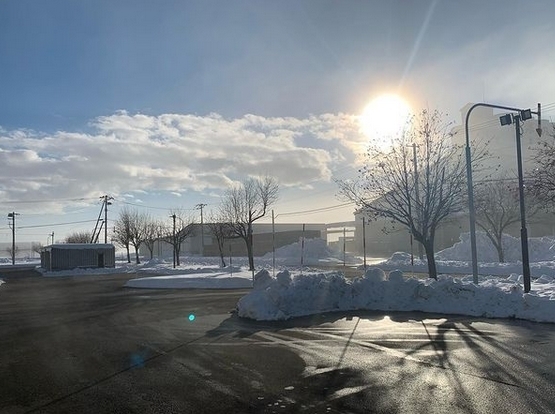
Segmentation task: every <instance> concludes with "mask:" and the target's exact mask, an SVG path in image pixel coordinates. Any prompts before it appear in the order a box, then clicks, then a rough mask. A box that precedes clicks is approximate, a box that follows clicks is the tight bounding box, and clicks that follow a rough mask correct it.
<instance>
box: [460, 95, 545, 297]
mask: <svg viewBox="0 0 555 414" xmlns="http://www.w3.org/2000/svg"><path fill="white" fill-rule="evenodd" d="M479 106H483V107H487V108H495V109H503V110H506V111H511V112H517V113H518V114H522V113H525V112H527V111H529V113H530V114H535V115H537V116H538V127H537V128H536V132H537V133H538V135H539V136H541V134H542V129H541V104H539V103H538V111H537V112H533V111H530V110H529V109H528V110H523V109H520V108H514V107H510V106H502V105H492V104H487V103H483V102H480V103H477V104H474V105H472V106H471V107H470V109H469V110H468V112H467V113H466V119H465V123H464V124H465V125H464V127H465V138H466V148H465V150H466V151H465V152H466V176H467V185H468V215H469V221H470V223H469V230H470V250H471V255H472V279H473V282H474V283H478V257H477V256H478V254H477V247H476V210H475V207H474V186H473V184H472V158H471V153H470V135H469V132H468V131H469V125H468V121H469V119H470V114H471V113H472V111H473V110H474V108H477V107H479ZM515 116H516V117H518V119H519V123H518V124H520V117H521V116H520V115H515ZM527 119H529V117H528V118H527ZM517 129H518V132H517V158H518V159H520V161H518V160H517V161H518V163H519V168H520V170H521V171H520V172H519V177H520V176H521V175H522V159H521V158H522V155H521V154H520V152H521V149H520V125H519V126H518V128H517ZM519 154H520V155H519ZM519 187H520V188H519V190H520V189H522V191H523V185H522V186H521V185H520V178H519ZM522 194H524V193H522ZM523 203H524V196H523V195H522V197H521V222H522V223H523V224H524V225H525V220H526V219H525V215H524V205H523ZM523 227H524V235H525V236H526V237H525V238H524V237H523V231H522V229H521V244H522V259H523V263H522V265H523V277H524V278H525V281H524V285H525V286H524V290H525V292H529V291H530V286H529V283H530V282H529V277H530V267H529V264H528V271H527V273H528V287H527V282H526V277H527V276H526V274H525V273H526V270H525V269H524V260H525V256H526V259H528V237H527V232H526V228H525V226H523ZM524 239H525V241H524ZM525 248H526V252H525ZM526 289H528V290H526Z"/></svg>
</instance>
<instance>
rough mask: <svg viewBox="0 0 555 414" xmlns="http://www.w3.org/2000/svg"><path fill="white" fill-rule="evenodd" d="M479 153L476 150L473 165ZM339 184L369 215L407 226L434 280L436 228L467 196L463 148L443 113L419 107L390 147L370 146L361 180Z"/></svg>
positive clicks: (346, 196)
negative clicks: (424, 257) (457, 141)
mask: <svg viewBox="0 0 555 414" xmlns="http://www.w3.org/2000/svg"><path fill="white" fill-rule="evenodd" d="M483 155H484V151H483V150H482V151H478V150H476V151H475V153H474V158H473V163H476V162H478V161H479V160H480V159H481V158H483ZM338 184H339V187H340V194H341V195H342V196H344V197H345V198H346V199H348V200H350V201H353V202H354V203H355V204H357V205H358V207H359V208H360V209H361V210H362V211H363V212H365V213H366V214H367V215H368V216H370V217H374V218H378V217H385V218H387V219H390V220H392V222H397V223H400V224H401V225H403V226H405V227H407V228H408V230H409V231H410V232H411V234H412V235H413V237H414V239H415V240H416V241H417V242H419V243H421V244H422V246H423V247H424V251H425V254H426V259H427V262H428V273H429V276H430V277H431V278H434V279H435V278H437V268H436V262H435V258H434V239H435V235H436V231H437V229H438V227H439V225H440V224H441V223H442V222H443V221H444V220H445V219H446V218H447V217H448V216H450V215H451V214H453V213H455V212H458V211H461V210H463V209H464V208H465V206H466V200H467V198H466V163H465V158H464V151H463V149H462V148H461V147H460V146H457V145H455V144H454V143H453V141H452V139H451V135H450V133H449V124H448V123H446V122H445V120H444V116H443V115H442V114H441V113H439V112H438V111H428V110H423V111H422V112H420V114H418V115H416V116H414V117H412V119H411V120H410V121H409V122H408V123H407V125H406V126H405V128H404V130H403V131H402V132H401V133H399V134H398V135H396V136H394V137H391V145H390V146H384V145H383V144H382V145H380V144H375V145H374V144H371V145H370V147H369V148H368V151H367V153H366V163H365V165H364V166H363V167H362V168H361V169H360V177H359V179H358V180H356V181H340V182H338Z"/></svg>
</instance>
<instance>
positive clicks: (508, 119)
mask: <svg viewBox="0 0 555 414" xmlns="http://www.w3.org/2000/svg"><path fill="white" fill-rule="evenodd" d="M499 121H500V122H501V126H505V125H511V124H512V123H513V116H512V115H511V114H507V115H502V116H500V117H499Z"/></svg>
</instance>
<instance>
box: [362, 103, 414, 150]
mask: <svg viewBox="0 0 555 414" xmlns="http://www.w3.org/2000/svg"><path fill="white" fill-rule="evenodd" d="M410 113H411V108H410V105H409V104H408V103H407V101H405V100H404V99H403V98H401V97H399V96H397V95H393V94H387V95H380V96H378V97H377V98H375V99H373V100H372V101H371V102H370V103H369V104H368V105H366V107H365V108H364V110H363V111H362V114H360V116H359V122H360V130H361V131H362V133H363V134H364V135H366V136H367V137H368V138H372V139H378V140H382V139H383V140H388V139H390V138H391V137H393V136H394V135H396V134H398V133H400V132H401V131H402V129H403V127H404V126H405V124H406V122H407V120H408V118H409V116H410Z"/></svg>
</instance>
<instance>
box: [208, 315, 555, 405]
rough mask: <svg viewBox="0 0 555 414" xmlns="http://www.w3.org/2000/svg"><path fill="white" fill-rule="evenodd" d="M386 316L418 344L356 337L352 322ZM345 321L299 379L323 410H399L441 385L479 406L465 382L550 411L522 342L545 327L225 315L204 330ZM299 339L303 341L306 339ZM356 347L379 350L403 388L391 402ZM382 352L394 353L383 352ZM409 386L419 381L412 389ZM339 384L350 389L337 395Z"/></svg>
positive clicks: (454, 319) (450, 319)
mask: <svg viewBox="0 0 555 414" xmlns="http://www.w3.org/2000/svg"><path fill="white" fill-rule="evenodd" d="M386 318H388V319H389V322H388V323H390V324H392V326H393V327H395V326H400V325H397V324H403V323H407V322H410V323H412V324H414V328H415V329H418V330H419V334H418V335H419V336H418V342H420V343H418V344H416V346H411V347H407V342H403V340H402V339H400V340H399V343H395V341H391V340H389V341H385V340H384V341H382V340H381V338H383V335H381V334H375V336H374V337H373V336H372V333H367V332H365V331H364V329H362V331H363V332H364V334H360V332H359V331H360V330H361V326H359V323H360V325H364V323H366V322H380V321H384V319H386ZM353 319H356V320H354V321H353V323H352V324H349V325H348V327H346V326H344V325H339V326H340V327H343V328H345V329H342V330H341V335H342V336H341V337H339V334H338V335H336V336H337V338H340V339H341V340H342V341H344V342H343V344H341V345H340V346H342V349H339V350H338V352H335V353H334V354H333V358H331V356H329V355H328V356H327V359H328V361H329V362H328V363H327V366H326V369H325V370H321V371H317V372H316V373H312V374H310V375H309V376H308V377H306V378H304V380H305V381H309V382H311V383H312V384H318V386H316V387H311V388H310V389H311V390H310V393H311V394H310V395H312V396H313V397H314V398H317V397H318V398H320V397H321V398H322V400H323V401H328V402H329V401H330V398H331V399H332V400H333V404H331V405H330V406H329V407H332V408H333V409H338V410H340V411H339V412H341V409H345V410H346V411H345V412H350V411H348V410H355V411H352V412H361V411H358V410H359V409H361V407H366V409H368V407H370V406H371V405H373V407H374V409H373V410H374V411H369V412H403V408H402V407H403V404H404V403H406V404H409V402H407V401H408V400H409V399H411V398H412V399H414V401H427V400H430V401H431V400H434V399H437V398H438V395H442V393H445V392H446V390H448V394H449V395H448V397H447V398H448V399H450V400H451V404H452V405H453V407H454V408H455V409H460V410H463V411H465V412H474V411H479V410H478V407H477V406H476V398H475V396H474V395H473V392H474V391H475V388H473V386H470V385H469V384H470V383H472V384H476V383H480V384H481V383H483V384H484V385H485V386H488V387H491V388H493V389H495V390H497V391H496V392H499V396H498V397H496V398H506V399H507V400H510V399H515V398H518V401H519V402H520V403H522V404H524V405H526V406H529V407H534V409H533V410H532V411H534V412H536V411H537V410H540V411H543V412H549V411H550V410H553V403H552V402H550V400H549V397H548V395H549V393H548V392H547V391H546V384H549V382H546V380H545V377H546V375H553V374H549V372H547V370H546V372H537V366H535V365H534V364H533V363H532V361H531V360H530V355H529V353H528V352H527V350H526V347H525V345H526V343H527V342H526V341H527V339H526V338H528V337H529V338H530V343H532V344H534V343H539V344H541V343H544V342H548V341H549V339H550V338H553V337H554V336H555V326H552V325H549V324H539V323H534V322H528V321H519V320H502V319H485V318H474V317H469V316H464V315H460V316H459V315H445V314H433V313H423V312H384V311H349V312H331V313H324V314H317V315H310V316H305V317H298V318H293V319H289V320H286V321H272V322H258V321H252V320H247V319H243V318H239V317H238V316H237V314H232V315H231V316H230V317H229V318H228V319H226V320H224V321H222V323H221V324H220V325H219V326H218V327H216V328H214V329H212V330H211V331H209V332H207V334H206V336H207V337H208V338H213V339H214V340H219V339H220V338H223V337H227V338H230V337H231V338H238V339H243V338H249V337H253V336H255V334H258V333H271V334H276V336H278V337H279V336H280V335H279V332H280V331H286V330H289V329H295V328H297V329H298V328H314V329H315V331H325V330H326V329H328V328H329V329H331V330H333V329H337V328H336V327H333V326H330V325H333V324H335V323H336V322H338V321H341V320H346V321H348V320H353ZM361 322H364V323H361ZM498 325H502V326H498ZM366 326H367V325H366ZM376 326H381V325H380V324H377V325H376ZM384 326H385V325H384ZM388 326H389V325H388ZM324 328H325V329H324ZM363 328H364V327H363ZM384 329H387V328H384ZM315 331H312V330H311V332H315ZM368 332H369V331H368ZM513 333H514V334H515V338H517V339H518V340H519V341H521V340H523V341H524V343H519V344H515V343H512V342H511V341H508V340H507V338H512V334H513ZM283 334H284V335H285V333H283ZM317 334H318V333H315V335H317ZM299 335H300V334H299ZM283 338H285V336H283ZM315 338H316V337H315ZM522 338H524V339H522ZM306 339H307V340H308V341H310V338H309V337H308V338H306ZM281 343H283V344H285V345H286V344H287V341H286V340H285V339H284V340H282V341H281ZM366 344H367V345H366ZM299 346H300V345H299ZM314 347H315V348H314V350H313V352H314V353H317V352H320V351H319V348H318V345H314ZM361 347H364V348H365V349H368V350H369V352H371V351H378V352H380V351H381V352H384V354H385V355H384V358H383V360H384V361H383V362H378V365H377V366H376V367H377V369H378V370H379V371H380V372H382V373H383V372H386V373H387V372H390V371H391V370H393V371H391V372H394V373H395V375H396V377H395V378H396V383H397V385H396V387H405V386H406V388H407V390H409V391H407V392H406V393H403V394H402V395H400V396H399V397H398V398H397V400H395V398H394V399H393V400H394V401H397V402H396V403H394V402H392V401H391V396H390V395H388V391H387V390H384V389H383V386H379V385H376V384H380V381H379V378H377V377H376V375H378V373H368V372H364V371H363V370H362V369H357V367H356V365H353V362H352V356H351V355H352V354H350V351H351V348H353V349H355V348H356V349H357V350H356V352H360V351H359V349H360V348H361ZM388 350H393V351H394V352H391V353H389V352H388ZM542 352H543V353H542V355H541V357H542V358H545V359H546V360H549V353H548V351H547V350H543V351H542ZM386 356H387V358H386ZM349 358H350V360H349ZM392 358H393V362H392ZM385 361H389V362H388V363H386V362H385ZM412 364H418V365H420V368H418V369H415V367H414V365H412ZM422 366H424V368H423V369H422ZM388 383H390V382H388ZM415 383H417V384H420V386H418V387H417V388H415V387H414V384H415ZM343 389H349V390H351V391H350V392H349V393H347V394H345V395H341V390H343ZM318 390H319V391H318ZM524 390H525V391H524ZM307 392H308V391H307ZM318 392H319V393H320V394H318ZM370 395H371V396H370ZM515 395H518V397H516V396H515ZM332 397H333V398H332ZM403 401H404V403H403ZM342 404H343V405H342ZM322 407H326V406H325V405H324V406H322ZM329 407H328V408H329ZM341 407H342V408H341ZM376 407H380V408H379V409H377V408H376ZM413 408H414V407H413ZM427 408H429V407H422V410H420V411H418V410H419V409H416V411H413V412H422V413H425V412H427ZM492 409H493V408H492ZM292 412H295V411H292ZM299 412H300V411H299ZM538 412H539V411H538Z"/></svg>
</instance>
